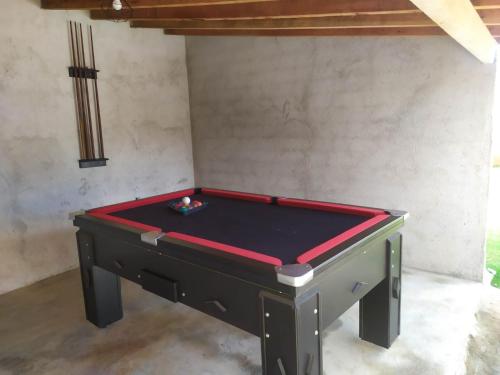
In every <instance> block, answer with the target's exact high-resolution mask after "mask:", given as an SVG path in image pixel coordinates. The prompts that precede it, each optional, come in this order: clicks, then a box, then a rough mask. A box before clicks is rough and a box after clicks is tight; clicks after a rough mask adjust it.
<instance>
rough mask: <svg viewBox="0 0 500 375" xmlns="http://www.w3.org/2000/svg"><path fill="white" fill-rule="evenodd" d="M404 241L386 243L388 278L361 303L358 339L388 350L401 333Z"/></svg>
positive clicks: (395, 237)
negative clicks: (402, 253) (402, 254)
mask: <svg viewBox="0 0 500 375" xmlns="http://www.w3.org/2000/svg"><path fill="white" fill-rule="evenodd" d="M401 252H402V238H401V234H400V233H396V234H394V235H393V236H391V237H389V238H388V239H387V277H386V278H385V279H384V280H383V281H382V282H381V283H380V284H378V285H377V286H376V287H375V288H373V289H372V290H371V291H370V292H369V293H368V294H367V295H366V296H364V297H363V298H362V299H361V300H360V301H359V337H360V338H362V339H363V340H366V341H370V342H372V343H374V344H376V345H379V346H383V347H385V348H389V347H390V346H391V344H392V343H393V342H394V340H395V339H396V338H397V337H398V336H399V332H400V323H401V320H400V313H401Z"/></svg>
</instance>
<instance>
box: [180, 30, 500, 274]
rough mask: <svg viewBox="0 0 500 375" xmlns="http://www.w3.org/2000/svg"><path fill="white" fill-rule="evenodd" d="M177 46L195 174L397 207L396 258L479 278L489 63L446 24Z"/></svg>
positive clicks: (226, 183) (214, 182)
mask: <svg viewBox="0 0 500 375" xmlns="http://www.w3.org/2000/svg"><path fill="white" fill-rule="evenodd" d="M187 48H188V72H189V86H190V101H191V123H192V129H193V130H192V131H193V148H194V158H195V171H196V182H197V184H199V185H208V186H213V187H221V188H228V189H237V190H244V191H251V192H261V193H269V194H283V195H287V196H292V197H304V198H311V199H322V200H332V201H337V202H344V203H353V204H360V205H368V206H379V207H384V208H397V209H405V210H408V211H410V212H411V214H412V218H411V221H409V222H408V224H407V227H406V229H405V235H406V238H405V256H404V262H405V264H406V265H407V266H413V267H417V268H421V269H426V270H431V271H436V272H441V273H447V274H452V275H456V276H460V277H464V278H468V279H474V280H479V279H481V277H482V271H483V258H484V257H483V245H484V237H485V236H484V234H485V218H486V204H487V187H488V173H489V170H488V168H489V161H490V159H489V158H490V143H491V112H492V99H493V87H494V76H495V67H494V66H493V65H483V64H481V63H480V62H478V61H477V60H475V59H474V58H473V57H472V56H471V55H469V54H468V53H467V52H466V51H465V50H463V49H462V48H461V47H459V46H458V45H457V44H455V43H454V42H453V41H452V40H451V39H449V38H445V37H428V38H425V37H415V38H413V37H406V38H405V37H401V38H399V37H390V38H384V37H373V38H355V37H353V38H349V37H345V38H206V37H198V38H196V37H193V38H188V41H187Z"/></svg>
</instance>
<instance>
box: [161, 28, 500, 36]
mask: <svg viewBox="0 0 500 375" xmlns="http://www.w3.org/2000/svg"><path fill="white" fill-rule="evenodd" d="M489 30H490V32H491V34H492V35H493V36H494V37H495V38H500V26H490V27H489ZM164 33H165V34H166V35H195V36H238V35H241V36H423V35H427V36H432V35H436V36H438V35H441V36H442V35H447V34H446V33H445V31H444V30H443V29H441V28H440V27H439V26H430V27H401V28H397V27H392V28H390V27H367V28H356V29H247V30H243V29H239V30H234V29H209V30H207V29H165V30H164Z"/></svg>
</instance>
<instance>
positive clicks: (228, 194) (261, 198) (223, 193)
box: [201, 188, 273, 203]
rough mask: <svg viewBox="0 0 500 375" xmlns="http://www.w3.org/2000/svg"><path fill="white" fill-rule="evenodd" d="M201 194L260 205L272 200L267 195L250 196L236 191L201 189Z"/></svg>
mask: <svg viewBox="0 0 500 375" xmlns="http://www.w3.org/2000/svg"><path fill="white" fill-rule="evenodd" d="M201 192H202V193H203V194H207V195H214V196H216V197H223V198H235V199H242V200H246V201H252V202H261V203H271V202H272V200H273V199H272V198H271V197H270V196H268V195H260V194H252V193H240V192H237V191H229V190H219V189H208V188H202V189H201Z"/></svg>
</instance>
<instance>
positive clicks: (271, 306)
mask: <svg viewBox="0 0 500 375" xmlns="http://www.w3.org/2000/svg"><path fill="white" fill-rule="evenodd" d="M260 298H261V320H262V324H261V328H262V332H261V343H262V373H263V374H264V375H322V359H321V331H320V327H321V324H320V314H319V311H320V307H319V294H318V291H317V290H313V291H311V292H308V293H306V294H304V295H302V296H300V297H298V298H296V299H295V300H293V299H288V298H284V297H281V296H277V295H274V294H271V293H267V292H262V293H261V296H260Z"/></svg>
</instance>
